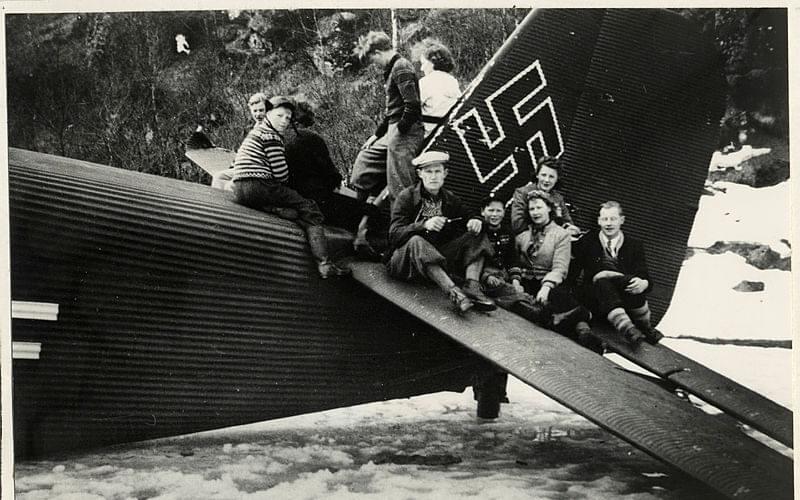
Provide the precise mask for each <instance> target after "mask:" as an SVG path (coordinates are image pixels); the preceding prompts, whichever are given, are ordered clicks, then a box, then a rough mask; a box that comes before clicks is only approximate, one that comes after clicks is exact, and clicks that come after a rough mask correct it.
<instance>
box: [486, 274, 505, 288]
mask: <svg viewBox="0 0 800 500" xmlns="http://www.w3.org/2000/svg"><path fill="white" fill-rule="evenodd" d="M502 284H503V278H500V277H498V276H487V277H486V286H488V287H489V288H497V287H499V286H501V285H502Z"/></svg>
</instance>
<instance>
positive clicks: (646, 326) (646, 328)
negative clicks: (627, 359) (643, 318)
mask: <svg viewBox="0 0 800 500" xmlns="http://www.w3.org/2000/svg"><path fill="white" fill-rule="evenodd" d="M634 324H636V327H637V328H638V329H639V330H640V331H641V332H642V335H644V341H645V342H647V343H648V344H652V345H656V344H658V343H659V341H661V339H663V338H664V334H663V333H661V332H659V331H658V330H656V329H655V328H653V327H652V326H650V323H637V322H636V321H634Z"/></svg>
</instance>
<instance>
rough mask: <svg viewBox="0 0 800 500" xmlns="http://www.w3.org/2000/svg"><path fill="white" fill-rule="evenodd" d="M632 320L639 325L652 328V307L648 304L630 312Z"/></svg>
mask: <svg viewBox="0 0 800 500" xmlns="http://www.w3.org/2000/svg"><path fill="white" fill-rule="evenodd" d="M628 313H629V314H630V318H631V319H632V320H633V322H634V323H636V324H638V325H646V326H650V307H649V306H648V304H647V302H645V303H644V305H643V306H641V307H637V308H636V309H631V310H629V311H628Z"/></svg>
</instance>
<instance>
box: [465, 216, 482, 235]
mask: <svg viewBox="0 0 800 500" xmlns="http://www.w3.org/2000/svg"><path fill="white" fill-rule="evenodd" d="M482 227H483V223H482V222H481V221H479V220H478V219H470V220H468V221H467V231H469V232H470V233H473V234H478V233H480V232H481V228H482Z"/></svg>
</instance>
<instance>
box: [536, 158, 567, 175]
mask: <svg viewBox="0 0 800 500" xmlns="http://www.w3.org/2000/svg"><path fill="white" fill-rule="evenodd" d="M542 167H547V168H552V169H553V170H555V171H556V172H557V173H558V174H559V175H561V160H560V159H559V158H556V157H555V156H542V157H540V158H539V160H538V161H537V162H536V173H539V170H541V169H542Z"/></svg>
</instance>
